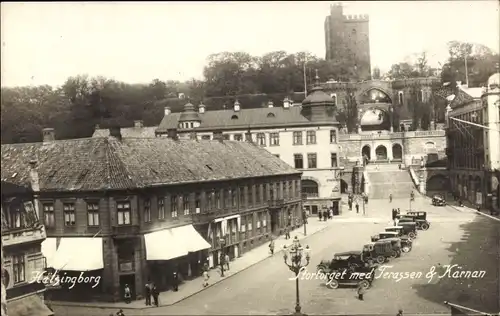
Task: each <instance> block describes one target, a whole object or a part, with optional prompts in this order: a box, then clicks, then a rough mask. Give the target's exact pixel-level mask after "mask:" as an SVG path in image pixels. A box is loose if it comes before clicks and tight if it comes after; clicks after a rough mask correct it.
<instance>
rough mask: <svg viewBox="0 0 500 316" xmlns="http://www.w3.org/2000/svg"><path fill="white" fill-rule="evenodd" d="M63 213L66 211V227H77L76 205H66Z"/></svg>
mask: <svg viewBox="0 0 500 316" xmlns="http://www.w3.org/2000/svg"><path fill="white" fill-rule="evenodd" d="M63 211H64V225H66V226H75V204H73V203H64V204H63Z"/></svg>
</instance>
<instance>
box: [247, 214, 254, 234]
mask: <svg viewBox="0 0 500 316" xmlns="http://www.w3.org/2000/svg"><path fill="white" fill-rule="evenodd" d="M252 224H253V215H249V216H248V218H247V229H248V230H249V231H252V230H253V227H252Z"/></svg>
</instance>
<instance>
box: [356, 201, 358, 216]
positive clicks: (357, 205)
mask: <svg viewBox="0 0 500 316" xmlns="http://www.w3.org/2000/svg"><path fill="white" fill-rule="evenodd" d="M356 213H358V214H359V204H358V203H357V202H356Z"/></svg>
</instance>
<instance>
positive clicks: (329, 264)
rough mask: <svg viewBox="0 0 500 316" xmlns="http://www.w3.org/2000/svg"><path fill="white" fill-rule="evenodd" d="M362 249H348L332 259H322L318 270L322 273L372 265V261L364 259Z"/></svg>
mask: <svg viewBox="0 0 500 316" xmlns="http://www.w3.org/2000/svg"><path fill="white" fill-rule="evenodd" d="M363 259H364V258H363V252H362V251H346V252H339V253H336V254H334V255H333V259H331V260H321V262H320V263H319V264H318V266H317V271H318V272H321V273H330V272H332V271H339V270H343V269H346V268H352V267H363V266H367V267H369V266H371V265H372V262H368V261H364V260H363Z"/></svg>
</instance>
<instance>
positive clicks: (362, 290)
mask: <svg viewBox="0 0 500 316" xmlns="http://www.w3.org/2000/svg"><path fill="white" fill-rule="evenodd" d="M357 292H358V299H359V300H360V301H364V297H363V296H364V295H365V292H366V289H365V287H364V286H363V285H361V284H360V285H358V290H357Z"/></svg>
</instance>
